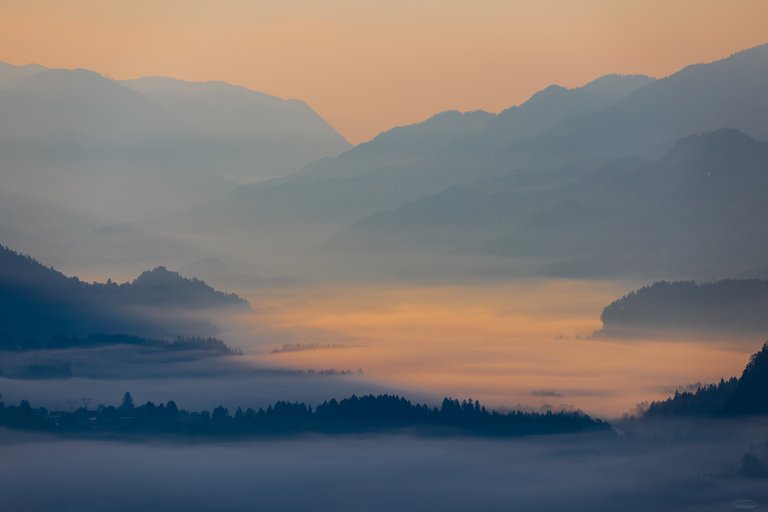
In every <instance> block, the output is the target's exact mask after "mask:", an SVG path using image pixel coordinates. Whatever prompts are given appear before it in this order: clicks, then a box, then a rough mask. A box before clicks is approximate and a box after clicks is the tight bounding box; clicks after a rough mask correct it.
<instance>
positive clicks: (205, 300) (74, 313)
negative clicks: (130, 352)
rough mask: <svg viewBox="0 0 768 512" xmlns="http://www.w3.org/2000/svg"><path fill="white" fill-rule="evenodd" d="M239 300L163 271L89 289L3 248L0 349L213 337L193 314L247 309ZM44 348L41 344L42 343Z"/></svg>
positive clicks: (0, 256) (210, 329) (0, 251)
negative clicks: (101, 337)
mask: <svg viewBox="0 0 768 512" xmlns="http://www.w3.org/2000/svg"><path fill="white" fill-rule="evenodd" d="M249 307H250V306H249V305H248V303H247V302H246V301H245V300H243V299H241V298H240V297H238V296H237V295H234V294H227V293H222V292H219V291H216V290H214V289H213V288H211V287H210V286H208V285H207V284H205V283H204V282H202V281H199V280H197V279H186V278H183V277H181V276H180V275H179V274H177V273H176V272H171V271H168V270H167V269H166V268H164V267H158V268H156V269H154V270H152V271H148V272H144V273H143V274H141V275H140V276H139V277H137V278H136V279H135V280H133V281H132V282H129V283H123V284H116V283H113V282H112V281H111V280H110V281H108V282H107V283H93V284H91V283H85V282H83V281H80V280H79V279H78V278H77V277H67V276H65V275H64V274H62V273H60V272H58V271H56V270H54V269H53V268H48V267H45V266H44V265H42V264H40V263H39V262H37V261H35V260H34V259H32V258H31V257H29V256H24V255H21V254H18V253H16V252H14V251H12V250H10V249H8V248H7V247H4V246H0V347H5V348H8V347H15V346H17V345H18V344H19V343H31V344H35V343H38V344H39V343H43V344H44V340H49V339H51V338H52V337H55V336H64V337H69V338H72V337H74V338H75V339H82V338H83V337H85V336H87V335H90V334H92V333H119V334H130V335H135V336H150V337H169V336H170V337H175V336H179V335H183V336H193V335H194V336H196V335H208V334H211V333H212V332H213V331H214V330H215V327H214V326H213V325H212V324H210V323H209V322H205V321H201V320H199V319H190V318H189V314H190V313H194V312H199V311H202V310H208V309H220V308H236V309H237V308H240V309H247V308H249ZM41 340H43V341H41Z"/></svg>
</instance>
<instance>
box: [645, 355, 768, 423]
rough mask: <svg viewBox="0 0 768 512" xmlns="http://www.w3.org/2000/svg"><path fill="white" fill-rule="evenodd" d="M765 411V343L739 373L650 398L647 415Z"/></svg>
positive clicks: (767, 367)
mask: <svg viewBox="0 0 768 512" xmlns="http://www.w3.org/2000/svg"><path fill="white" fill-rule="evenodd" d="M765 414H768V343H766V344H765V345H763V348H762V349H761V350H760V351H758V352H756V353H754V354H752V356H751V357H750V359H749V362H748V363H747V366H746V367H745V368H744V371H743V373H742V374H741V377H739V378H738V379H737V378H736V377H733V378H730V379H728V380H724V379H723V380H721V381H720V382H719V383H718V384H713V385H709V386H703V387H701V388H699V389H698V390H696V391H692V392H690V391H686V392H683V393H680V392H676V393H675V394H674V396H672V397H670V398H668V399H666V400H662V401H659V402H652V403H651V404H650V405H649V406H648V408H647V410H646V411H645V413H644V416H645V417H647V418H653V417H656V418H658V417H670V416H672V417H679V416H710V417H728V416H745V415H765Z"/></svg>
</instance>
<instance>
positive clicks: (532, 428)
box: [0, 393, 611, 437]
mask: <svg viewBox="0 0 768 512" xmlns="http://www.w3.org/2000/svg"><path fill="white" fill-rule="evenodd" d="M0 425H2V426H5V427H9V428H18V429H33V430H40V431H48V432H58V433H73V434H102V435H109V434H112V435H129V434H166V435H190V436H225V437H232V436H248V435H290V434H300V433H327V434H333V433H337V434H340V433H354V432H373V431H390V430H400V429H409V430H414V431H417V432H420V433H424V434H435V435H438V434H463V435H479V436H501V437H506V436H523V435H537V434H562V433H575V432H588V431H596V432H600V431H603V432H610V431H611V427H610V426H609V424H608V423H607V422H604V421H602V420H599V419H593V418H591V417H589V416H587V415H585V414H583V413H580V412H565V411H561V412H546V413H536V412H522V411H514V412H509V413H502V412H497V411H489V410H487V409H486V408H485V407H483V406H482V405H481V404H480V403H479V402H476V401H472V400H464V401H461V402H459V401H458V400H455V399H450V398H446V399H444V400H443V402H442V404H441V406H440V407H439V408H438V407H429V406H427V405H425V404H418V403H415V404H414V403H412V402H410V401H409V400H406V399H405V398H403V397H399V396H394V395H379V396H373V395H366V396H361V397H357V396H354V395H353V396H351V397H350V398H345V399H343V400H340V401H337V400H336V399H332V400H328V401H326V402H323V403H322V404H320V405H318V406H317V407H316V408H314V409H313V408H312V407H310V406H307V405H306V404H304V403H299V402H282V401H281V402H276V403H274V404H272V405H270V406H269V407H267V408H266V409H263V408H260V409H258V410H254V409H251V408H248V409H246V410H243V409H241V408H238V409H237V410H236V411H235V412H234V414H230V411H229V410H228V409H226V408H225V407H222V406H219V407H216V408H215V409H213V410H212V411H199V412H198V411H188V410H183V409H179V408H178V406H177V405H176V403H175V402H173V401H169V402H167V403H165V404H159V405H156V404H154V403H153V402H147V403H145V404H144V405H141V406H136V405H135V404H134V401H133V398H132V396H131V394H130V393H126V394H125V396H124V397H123V401H122V403H121V404H120V405H119V406H114V405H99V406H98V407H97V408H96V409H87V408H85V407H81V408H79V409H77V410H75V411H71V412H65V411H57V412H52V411H48V410H47V409H45V408H33V407H32V406H31V405H30V404H29V402H27V401H22V402H21V404H20V405H18V406H6V405H4V404H3V403H2V402H0Z"/></svg>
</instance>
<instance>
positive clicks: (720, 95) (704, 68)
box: [173, 46, 768, 277]
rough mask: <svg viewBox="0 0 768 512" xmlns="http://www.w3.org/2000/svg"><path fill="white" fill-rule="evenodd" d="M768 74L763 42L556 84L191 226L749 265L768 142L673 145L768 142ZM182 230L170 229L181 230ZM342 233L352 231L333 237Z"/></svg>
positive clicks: (594, 261)
mask: <svg viewBox="0 0 768 512" xmlns="http://www.w3.org/2000/svg"><path fill="white" fill-rule="evenodd" d="M766 70H768V46H762V47H757V48H753V49H751V50H747V51H745V52H741V53H738V54H736V55H733V56H731V57H729V58H727V59H723V60H721V61H717V62H713V63H709V64H700V65H696V66H691V67H688V68H685V69H683V70H681V71H679V72H678V73H675V74H674V75H671V76H669V77H667V78H664V79H661V80H656V81H653V80H651V79H648V78H645V77H632V76H629V77H617V76H613V77H606V78H603V79H600V80H597V81H596V82H594V83H591V84H588V85H586V86H584V87H581V88H576V89H571V90H567V89H563V88H559V87H551V88H549V89H546V90H545V91H542V92H541V93H539V94H537V95H534V97H532V98H531V99H530V100H529V101H528V102H526V103H525V104H523V105H521V106H520V107H517V108H513V109H509V110H508V111H505V112H504V113H503V114H501V115H499V116H497V117H495V118H492V119H491V120H489V121H488V122H487V123H486V124H485V125H484V126H482V127H481V128H480V129H472V130H470V131H469V132H468V133H465V134H463V135H460V136H457V137H456V138H455V139H454V140H453V141H451V142H450V143H449V144H448V145H447V146H446V147H444V148H443V149H441V150H439V151H436V152H433V153H431V154H425V155H423V156H420V157H419V158H416V159H414V160H413V161H411V162H409V163H399V162H398V161H397V160H396V159H393V160H388V161H395V162H398V163H396V164H395V165H390V166H389V167H383V166H382V165H380V161H377V159H376V158H377V157H376V156H375V152H374V151H372V148H373V147H375V144H374V142H376V141H372V142H371V145H372V146H371V148H366V147H365V145H363V146H360V147H358V148H355V149H353V150H350V151H348V152H347V153H345V154H344V155H342V156H340V157H339V158H337V159H334V160H329V161H324V162H319V163H318V164H317V165H318V167H317V168H315V171H316V173H315V174H314V175H313V173H312V172H310V171H311V170H312V168H308V169H306V170H305V171H303V172H302V173H300V174H298V175H296V176H292V177H290V179H285V180H276V181H273V182H268V183H265V184H261V185H259V186H256V187H249V188H241V189H239V190H237V191H236V192H234V193H232V194H230V195H229V196H227V197H226V198H224V199H222V200H217V201H215V202H214V203H212V204H211V205H209V206H208V207H206V208H205V209H202V210H200V211H198V212H194V213H192V214H191V215H190V218H191V219H195V220H194V221H193V222H194V223H195V224H196V223H197V222H203V223H207V225H209V226H211V227H215V226H217V225H221V226H222V227H224V226H226V227H229V228H233V229H236V228H235V227H236V226H241V228H240V229H243V230H245V231H247V232H248V233H250V234H251V236H252V238H254V239H261V237H270V236H271V233H274V232H280V233H292V238H293V239H295V240H302V241H305V242H306V244H305V245H303V246H301V245H292V246H287V245H286V246H285V247H286V251H284V252H293V251H302V252H306V251H308V250H310V249H311V248H312V244H315V243H317V242H318V241H321V240H322V239H323V238H333V241H334V243H333V245H335V246H336V248H337V249H338V250H337V252H336V254H337V255H340V256H344V257H346V256H348V255H350V254H354V253H367V254H368V255H374V254H375V251H377V250H379V249H380V248H381V247H386V248H387V250H388V251H389V252H390V253H393V252H396V251H397V250H398V249H404V250H412V247H410V246H411V245H413V246H415V247H416V249H417V250H418V251H420V252H429V251H430V250H435V251H440V252H443V251H445V250H446V249H448V250H456V249H457V248H461V250H462V251H465V250H469V251H470V252H472V251H474V252H479V253H481V254H485V255H489V254H490V255H491V256H492V257H494V258H496V257H499V258H501V259H506V260H510V259H514V260H516V261H518V262H519V261H526V262H528V263H529V264H530V265H533V266H538V267H540V268H541V269H542V271H543V272H545V273H552V274H568V275H581V276H584V275H594V274H602V275H606V274H622V273H625V272H627V271H629V272H631V273H634V274H637V275H643V276H650V275H653V276H657V277H665V276H667V275H674V274H675V273H679V272H681V271H687V273H685V274H682V275H686V276H691V277H722V276H724V275H729V274H732V271H733V270H736V271H738V272H739V273H741V272H747V271H749V270H750V269H753V268H754V267H755V263H756V258H755V257H754V256H753V254H755V253H758V254H760V253H761V252H762V251H764V250H767V249H768V243H764V242H763V241H762V240H765V239H768V237H756V236H755V235H756V234H758V231H757V229H758V225H759V224H760V223H761V221H760V220H757V219H759V218H760V216H761V215H762V214H763V213H762V207H761V205H760V204H759V203H758V202H757V201H755V200H754V196H755V193H754V191H755V190H759V189H760V187H761V186H762V181H761V180H762V178H761V177H760V173H759V169H760V166H761V165H763V164H762V160H761V159H762V156H761V154H762V149H761V147H762V143H755V141H754V140H750V138H749V137H747V136H745V135H743V134H740V133H737V132H734V131H722V132H716V133H714V134H710V135H704V136H703V137H704V139H703V140H700V141H699V142H696V140H697V139H695V138H694V139H689V140H682V141H681V142H679V145H678V146H677V147H674V146H675V142H676V140H679V139H681V138H684V137H688V136H689V135H690V134H692V133H700V132H703V131H706V130H718V129H721V128H724V127H725V128H729V127H731V128H737V129H742V130H745V131H747V132H748V133H750V134H752V135H753V136H761V135H762V134H766V135H768V115H767V114H768V93H766V91H768V71H766ZM422 128H423V129H427V128H428V125H427V124H425V126H424V127H422ZM414 129H415V128H414ZM403 134H406V132H403ZM413 137H414V139H416V138H417V137H416V136H415V135H414V136H413ZM739 141H741V142H739ZM752 145H754V146H755V147H754V148H753V149H752V150H750V151H751V152H750V151H744V150H745V147H746V146H752ZM399 146H402V147H403V148H407V147H408V145H407V144H405V143H399ZM368 151H370V153H371V155H374V156H371V157H370V158H369V157H368V156H367V152H368ZM665 152H666V156H664V155H665ZM387 154H389V153H387ZM393 154H397V152H393ZM404 154H408V151H406V150H404ZM715 154H716V156H717V157H716V158H714V157H713V156H714V155H715ZM352 155H357V156H355V158H352ZM358 156H359V157H360V158H361V160H357V157H358ZM388 158H389V157H388ZM659 158H660V159H659ZM345 159H346V160H349V161H350V162H352V163H353V165H352V166H351V167H350V168H345V167H344V165H343V164H342V162H343V161H344V160H345ZM653 159H658V160H656V161H652V162H651V160H653ZM726 162H728V163H726ZM337 163H338V169H335V168H334V166H335V165H337ZM368 164H370V165H368ZM734 166H735V167H737V168H738V169H737V170H733V169H731V168H732V167H734ZM707 173H711V174H707ZM736 175H738V179H735V180H734V181H733V182H732V183H731V182H728V178H727V176H731V177H733V176H736ZM580 180H583V181H582V182H581V183H576V182H579V181H580ZM748 182H749V183H750V184H749V185H746V183H748ZM723 186H726V188H725V190H724V191H723V192H724V193H721V192H720V191H719V188H721V187H723ZM448 189H450V190H448ZM462 194H464V195H465V196H466V197H463V198H461V197H460V196H461V195H462ZM483 194H484V195H485V198H484V199H480V196H481V195H483ZM712 203H714V204H713V206H710V204H712ZM457 205H461V206H457ZM452 208H456V209H457V211H458V212H459V213H454V212H452ZM746 210H750V211H749V213H747V211H746ZM740 211H741V213H740ZM411 215H414V216H413V217H412V216H411ZM755 215H756V217H755V220H754V221H752V220H751V219H750V216H755ZM217 216H218V217H220V219H222V220H216V219H217ZM368 217H370V218H368ZM441 218H446V219H447V218H451V219H453V221H450V222H449V221H446V222H443V223H441V222H440V221H439V219H441ZM223 219H226V222H225V221H224V220H223ZM183 222H184V220H182V221H181V223H178V224H174V225H173V228H174V229H180V230H182V231H183V229H184V226H183ZM345 225H353V227H352V228H350V230H347V231H343V232H342V233H341V234H338V233H336V231H337V230H338V229H340V228H344V227H345ZM281 228H282V229H281ZM352 232H354V236H353V235H352ZM307 233H311V234H310V235H307V236H304V235H306V234H307ZM720 235H724V236H725V239H724V241H723V239H720V238H718V237H719V236H720ZM352 238H355V239H356V241H355V242H350V240H351V239H352ZM342 240H343V241H342ZM348 242H349V243H348ZM689 242H690V243H689ZM331 252H333V251H331ZM438 254H439V253H436V254H435V255H436V256H437V255H438ZM700 255H704V256H703V257H702V256H700ZM595 256H597V258H595ZM329 257H330V256H329ZM362 258H363V259H365V256H362ZM368 260H369V261H374V260H373V259H371V258H370V257H369V258H368ZM364 263H365V262H364V261H363V264H364ZM530 265H529V266H530ZM394 270H395V271H398V270H399V269H394ZM679 275H680V274H679Z"/></svg>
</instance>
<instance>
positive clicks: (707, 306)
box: [596, 279, 768, 336]
mask: <svg viewBox="0 0 768 512" xmlns="http://www.w3.org/2000/svg"><path fill="white" fill-rule="evenodd" d="M600 319H601V320H602V322H603V329H602V330H601V331H599V332H598V333H596V334H598V335H606V336H615V335H650V334H653V333H655V332H668V331H670V330H671V331H681V332H686V331H687V332H691V331H703V332H713V331H715V332H717V331H720V332H740V331H742V332H753V333H754V332H760V333H765V332H768V281H763V280H759V279H741V280H737V279H726V280H723V281H717V282H712V283H701V284H699V283H696V282H694V281H675V282H668V281H660V282H656V283H653V284H652V285H649V286H645V287H643V288H640V289H639V290H636V291H632V292H630V293H629V294H627V295H625V296H624V297H621V298H620V299H618V300H615V301H614V302H612V303H611V304H609V305H608V306H606V307H605V309H603V312H602V314H601V315H600Z"/></svg>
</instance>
